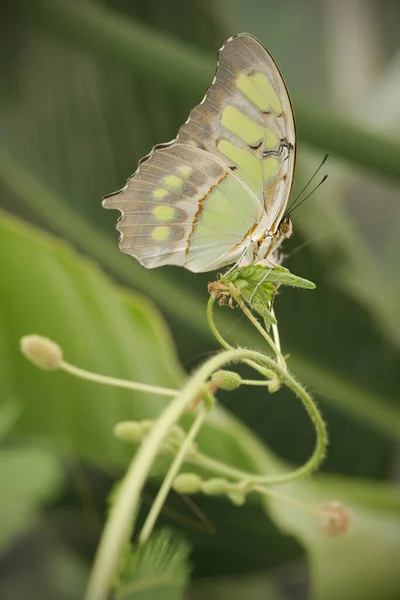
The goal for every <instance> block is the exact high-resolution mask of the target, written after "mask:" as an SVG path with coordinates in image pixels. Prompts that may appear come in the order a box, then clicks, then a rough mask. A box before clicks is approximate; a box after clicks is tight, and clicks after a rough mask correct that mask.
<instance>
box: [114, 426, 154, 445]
mask: <svg viewBox="0 0 400 600" xmlns="http://www.w3.org/2000/svg"><path fill="white" fill-rule="evenodd" d="M153 425H154V421H150V420H144V421H121V422H120V423H117V424H116V426H115V427H114V435H115V437H117V438H118V439H120V440H122V441H123V442H130V443H132V444H137V443H139V442H141V441H142V439H143V438H144V436H145V435H147V434H148V433H149V431H150V430H151V428H152V427H153Z"/></svg>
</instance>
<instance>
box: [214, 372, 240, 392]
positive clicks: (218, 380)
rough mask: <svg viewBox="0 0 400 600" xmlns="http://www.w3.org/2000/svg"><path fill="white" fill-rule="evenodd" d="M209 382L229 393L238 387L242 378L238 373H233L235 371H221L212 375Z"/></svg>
mask: <svg viewBox="0 0 400 600" xmlns="http://www.w3.org/2000/svg"><path fill="white" fill-rule="evenodd" d="M211 381H212V382H213V383H215V385H216V386H217V387H218V388H220V389H221V390H225V391H227V392H231V391H232V390H236V389H237V388H238V387H239V386H240V384H241V382H242V378H241V377H240V375H239V373H235V371H224V370H222V369H221V370H220V371H217V372H216V373H213V375H212V376H211Z"/></svg>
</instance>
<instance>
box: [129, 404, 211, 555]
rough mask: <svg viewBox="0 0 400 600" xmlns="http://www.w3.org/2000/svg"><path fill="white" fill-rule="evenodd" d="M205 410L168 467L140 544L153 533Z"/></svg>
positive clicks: (202, 409)
mask: <svg viewBox="0 0 400 600" xmlns="http://www.w3.org/2000/svg"><path fill="white" fill-rule="evenodd" d="M207 414H208V413H207V410H206V409H205V407H202V408H201V410H200V412H199V413H198V414H197V416H196V419H195V420H194V422H193V424H192V426H191V428H190V429H189V431H188V433H187V435H186V437H185V439H184V441H183V443H182V445H181V447H180V448H179V451H178V453H177V455H176V456H175V458H174V460H173V463H172V465H171V466H170V468H169V470H168V473H167V475H166V477H165V479H164V481H163V482H162V485H161V487H160V489H159V491H158V494H157V496H156V498H155V500H154V502H153V504H152V506H151V509H150V511H149V514H148V515H147V517H146V521H145V523H144V525H143V528H142V530H141V532H140V536H139V541H140V543H142V544H143V543H145V542H146V541H147V540H148V539H149V537H150V535H151V532H152V531H153V527H154V525H155V523H156V520H157V518H158V515H159V514H160V512H161V509H162V507H163V505H164V502H165V500H166V498H167V496H168V492H169V491H170V489H171V487H172V484H173V482H174V479H175V477H176V476H177V475H178V472H179V469H180V468H181V466H182V465H183V463H184V462H185V458H186V455H187V453H188V451H189V450H190V447H191V445H192V442H193V440H194V439H195V437H196V435H197V434H198V432H199V430H200V428H201V426H202V425H203V423H204V420H205V418H206V417H207Z"/></svg>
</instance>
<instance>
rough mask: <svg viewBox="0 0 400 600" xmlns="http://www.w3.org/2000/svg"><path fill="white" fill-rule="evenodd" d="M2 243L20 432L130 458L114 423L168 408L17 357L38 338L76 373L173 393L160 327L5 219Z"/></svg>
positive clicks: (86, 270) (174, 378)
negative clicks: (23, 344) (28, 337)
mask: <svg viewBox="0 0 400 600" xmlns="http://www.w3.org/2000/svg"><path fill="white" fill-rule="evenodd" d="M0 239H1V248H2V249H1V254H2V256H4V257H6V260H4V261H3V264H2V281H3V283H4V282H6V281H7V285H2V286H1V291H0V303H1V314H2V322H3V328H4V331H5V333H6V339H7V340H8V343H7V345H8V353H9V360H10V362H11V363H12V364H13V365H14V373H13V375H14V381H13V385H14V392H15V395H16V396H17V397H18V398H19V399H20V400H21V401H22V402H24V404H25V410H24V412H23V414H22V417H21V419H20V422H19V423H18V429H19V430H20V431H25V432H30V433H31V434H32V433H34V434H35V435H37V436H40V435H45V434H47V435H50V436H51V437H52V438H54V439H57V440H58V442H59V443H60V444H61V445H62V446H64V447H66V448H67V449H68V450H72V451H76V452H78V453H80V454H83V455H86V456H89V457H91V458H92V459H93V460H97V459H99V460H104V461H106V462H108V463H109V464H113V463H114V464H115V463H116V462H117V463H118V462H119V461H120V460H121V457H122V456H125V457H126V456H128V455H129V453H127V452H126V448H124V447H123V445H122V444H121V443H120V442H118V441H117V440H115V439H114V437H113V434H112V429H113V426H114V425H115V424H116V422H117V421H118V420H120V419H121V418H128V419H129V418H130V417H132V418H135V417H138V416H139V415H140V414H142V415H143V416H144V415H147V417H150V418H151V416H153V417H154V416H155V415H157V414H158V413H159V411H160V410H161V409H162V407H163V406H165V400H164V399H161V398H160V397H154V396H153V397H152V396H151V395H144V394H142V393H132V392H129V391H126V390H116V389H115V388H109V387H104V386H99V385H96V384H90V383H88V382H83V381H80V380H77V379H75V378H73V377H71V376H68V375H66V374H65V373H53V374H48V373H44V372H41V371H39V370H38V369H36V368H35V367H33V365H31V364H29V363H28V361H26V359H25V358H23V357H22V355H20V351H19V338H20V337H21V336H22V335H24V334H26V333H31V332H40V333H41V334H43V335H45V336H47V337H50V338H52V339H54V340H55V341H57V342H58V343H59V344H60V345H61V346H62V348H63V349H64V351H65V355H66V358H67V360H68V358H70V359H71V360H73V362H75V363H76V364H79V365H81V366H83V367H87V368H88V369H91V370H94V371H98V372H102V373H105V374H107V373H108V374H110V375H115V376H117V377H122V378H127V379H132V380H137V381H142V382H145V383H152V384H155V385H157V384H158V385H162V386H164V387H172V388H174V387H176V385H178V382H179V381H180V380H181V371H180V369H179V368H178V365H177V362H176V359H175V357H174V351H173V348H172V345H171V340H170V338H169V334H168V332H167V330H166V329H165V326H164V324H163V322H162V321H161V319H160V317H159V316H158V314H157V313H156V312H155V310H154V309H153V308H152V307H151V306H150V305H149V303H148V302H146V303H145V302H144V301H143V300H141V299H139V298H135V299H134V300H133V297H132V298H129V299H128V297H127V295H126V294H125V293H124V292H123V291H119V290H118V289H114V288H112V286H110V285H109V282H108V281H107V279H106V278H105V277H104V276H103V275H102V273H101V272H100V271H99V270H98V269H97V268H96V267H95V266H94V265H90V264H88V263H86V262H84V261H82V262H79V261H78V260H77V259H76V257H75V256H74V255H73V253H72V252H71V251H70V250H69V248H67V247H65V246H64V245H62V244H59V243H58V242H55V241H53V240H52V239H50V238H47V236H43V235H38V233H37V232H35V231H34V230H31V228H29V227H27V226H21V225H20V224H19V223H17V222H16V221H14V220H12V219H5V218H4V217H3V218H2V220H1V229H0ZM139 418H140V417H139ZM123 450H125V452H123Z"/></svg>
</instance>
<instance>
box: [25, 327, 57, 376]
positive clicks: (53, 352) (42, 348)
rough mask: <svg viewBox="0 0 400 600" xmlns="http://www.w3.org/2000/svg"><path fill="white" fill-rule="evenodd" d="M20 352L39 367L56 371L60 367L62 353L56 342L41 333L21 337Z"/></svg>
mask: <svg viewBox="0 0 400 600" xmlns="http://www.w3.org/2000/svg"><path fill="white" fill-rule="evenodd" d="M20 344H21V352H22V354H23V355H24V356H25V357H26V358H27V359H28V360H30V361H31V362H32V363H33V364H34V365H35V366H36V367H39V369H44V370H45V371H56V370H57V369H59V368H60V367H61V363H62V360H63V353H62V350H61V348H60V346H59V345H58V344H56V343H55V342H53V341H52V340H49V339H48V338H46V337H43V336H41V335H25V336H24V337H22V338H21V342H20Z"/></svg>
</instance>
